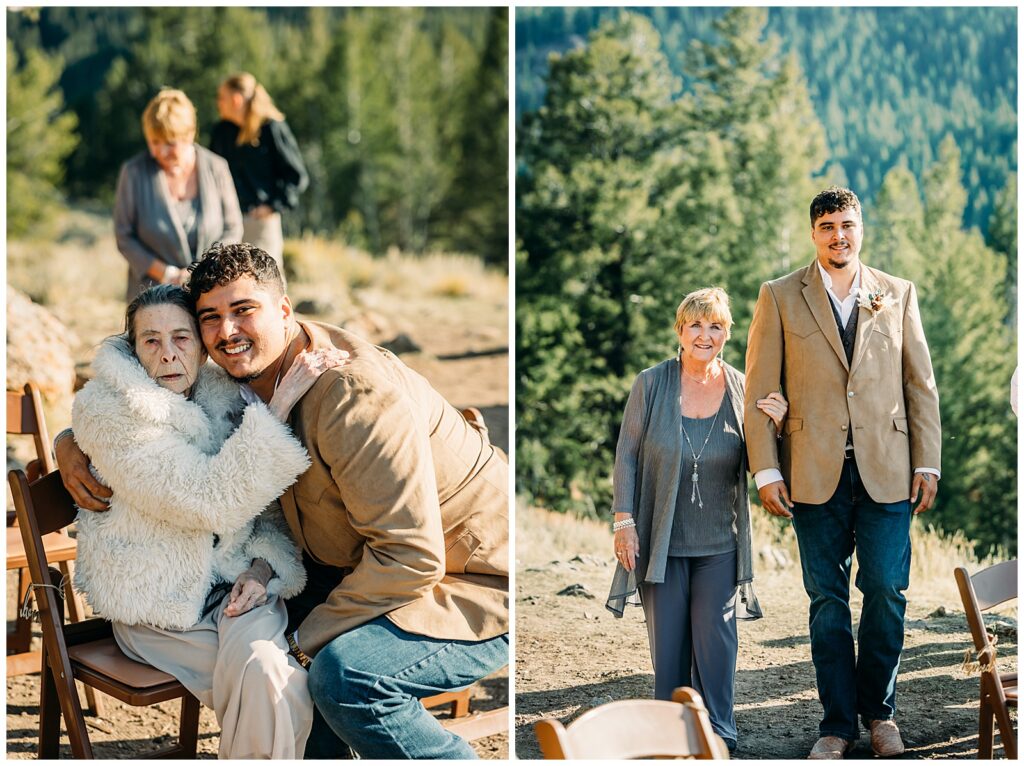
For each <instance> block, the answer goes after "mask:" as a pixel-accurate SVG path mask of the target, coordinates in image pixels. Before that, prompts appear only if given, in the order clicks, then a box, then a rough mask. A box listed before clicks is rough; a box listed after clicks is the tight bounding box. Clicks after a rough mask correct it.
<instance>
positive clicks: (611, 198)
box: [516, 14, 678, 509]
mask: <svg viewBox="0 0 1024 766" xmlns="http://www.w3.org/2000/svg"><path fill="white" fill-rule="evenodd" d="M677 87H678V83H677V82H676V81H675V80H674V79H673V78H672V77H671V75H670V74H669V71H668V65H667V62H666V61H665V59H664V56H663V55H662V54H661V52H660V40H659V38H658V35H657V34H656V33H655V31H654V29H653V27H652V26H651V25H650V23H649V22H648V21H646V20H645V19H643V18H641V17H639V16H636V15H632V14H623V15H622V16H621V17H620V18H619V19H617V20H614V21H610V22H607V23H606V24H604V25H603V26H602V27H600V28H599V29H598V30H597V31H596V32H595V33H593V34H592V35H591V37H590V39H589V40H588V44H587V45H586V46H585V47H583V48H580V49H578V50H575V51H571V52H569V53H566V54H565V55H564V56H561V57H558V58H554V59H552V61H551V73H550V76H549V79H548V88H547V95H546V97H545V102H544V106H543V107H542V108H541V109H540V111H539V112H538V113H537V114H536V115H535V116H534V117H532V118H531V119H530V120H529V121H528V122H527V123H526V124H524V126H523V129H522V131H520V133H519V141H520V145H519V152H520V159H521V163H522V164H523V166H525V167H528V168H529V173H528V174H527V175H524V176H522V177H520V179H519V182H518V183H517V196H518V200H517V205H516V216H517V231H518V232H519V233H520V237H521V246H520V248H519V252H518V253H517V274H519V275H521V277H517V279H518V280H519V281H518V283H517V296H516V300H517V304H516V323H517V340H516V344H517V345H516V349H517V356H516V366H517V375H518V381H517V386H516V388H517V392H516V393H517V397H516V402H517V404H516V420H517V431H518V441H517V444H518V453H517V454H518V458H517V459H518V461H519V466H520V469H519V471H518V473H519V480H520V482H521V483H522V484H523V485H525V486H528V488H529V490H528V491H530V492H531V493H532V494H533V495H534V496H535V497H536V498H538V499H542V500H543V501H544V502H548V503H550V504H553V505H557V506H559V507H562V508H564V507H566V506H568V505H571V504H573V503H576V504H580V503H582V504H584V507H586V505H587V504H589V505H590V508H591V509H593V508H594V507H601V506H604V505H606V504H607V502H608V501H609V500H610V483H609V479H608V474H609V470H608V467H609V466H610V465H611V462H612V457H613V451H614V434H615V431H616V430H617V427H618V421H619V419H620V418H621V414H622V405H623V403H624V401H625V394H626V393H627V392H628V387H629V384H630V380H631V379H632V376H633V375H635V374H636V372H638V371H639V368H638V367H637V366H636V364H637V362H636V358H635V354H634V353H633V351H632V345H633V341H634V339H635V338H636V337H637V336H638V328H636V327H634V326H632V315H633V314H634V313H635V311H634V308H633V306H634V301H636V300H643V298H642V296H640V295H639V294H638V293H637V292H636V291H635V290H634V289H633V286H632V285H631V284H630V281H629V273H630V270H631V268H632V265H633V264H635V263H641V262H644V261H647V260H655V259H657V257H658V253H657V252H655V251H654V250H652V248H651V244H652V241H653V239H654V237H653V236H652V232H653V230H654V228H655V227H656V226H657V225H658V207H657V206H656V205H655V204H653V203H652V198H653V196H654V195H655V194H656V193H657V191H658V188H657V178H658V176H659V175H663V174H664V164H663V163H664V162H665V161H666V160H667V158H668V156H669V155H670V151H669V150H668V149H667V147H666V138H667V137H668V136H669V135H670V133H671V122H672V120H671V114H670V113H671V111H672V110H673V108H674V107H673V103H672V94H673V92H674V91H675V90H676V89H677ZM667 321H669V322H670V321H671V320H670V319H669V320H667Z"/></svg>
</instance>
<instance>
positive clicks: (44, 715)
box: [39, 647, 60, 760]
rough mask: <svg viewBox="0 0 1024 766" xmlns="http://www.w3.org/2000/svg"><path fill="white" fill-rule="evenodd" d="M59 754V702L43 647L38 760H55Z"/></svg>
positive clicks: (55, 685)
mask: <svg viewBox="0 0 1024 766" xmlns="http://www.w3.org/2000/svg"><path fill="white" fill-rule="evenodd" d="M59 753H60V701H59V700H58V699H57V684H55V683H54V682H53V671H51V670H50V666H49V665H48V664H47V662H46V648H45V647H43V672H42V677H41V678H40V681H39V759H40V760H51V759H56V758H57V757H58V756H59Z"/></svg>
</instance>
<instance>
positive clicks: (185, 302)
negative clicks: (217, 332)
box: [124, 285, 199, 353]
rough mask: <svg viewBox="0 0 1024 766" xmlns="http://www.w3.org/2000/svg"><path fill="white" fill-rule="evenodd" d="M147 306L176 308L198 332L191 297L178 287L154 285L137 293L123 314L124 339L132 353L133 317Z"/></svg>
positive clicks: (193, 303) (133, 346)
mask: <svg viewBox="0 0 1024 766" xmlns="http://www.w3.org/2000/svg"><path fill="white" fill-rule="evenodd" d="M147 306H177V307H178V308H180V309H182V310H183V311H184V312H185V313H186V314H188V315H189V318H190V319H191V320H192V325H193V327H195V328H196V331H197V332H198V329H199V326H198V324H197V323H196V304H195V302H193V300H192V296H191V295H189V294H188V293H187V292H185V291H184V290H183V289H182V288H180V287H179V286H178V285H155V286H153V287H150V288H149V289H148V290H145V291H143V292H141V293H139V294H138V295H137V296H136V297H135V300H133V301H132V302H131V303H129V304H128V308H127V309H125V312H124V337H125V338H126V339H127V341H128V344H129V345H130V346H131V348H132V352H133V353H134V351H135V315H136V314H137V313H138V311H139V309H141V308H146V307H147Z"/></svg>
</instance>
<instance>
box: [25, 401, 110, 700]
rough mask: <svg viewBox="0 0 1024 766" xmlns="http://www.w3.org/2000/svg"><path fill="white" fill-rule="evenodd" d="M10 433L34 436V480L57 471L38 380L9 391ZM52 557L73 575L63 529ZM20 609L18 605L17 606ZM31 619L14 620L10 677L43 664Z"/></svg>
mask: <svg viewBox="0 0 1024 766" xmlns="http://www.w3.org/2000/svg"><path fill="white" fill-rule="evenodd" d="M7 433H8V434H14V435H21V436H31V437H32V440H33V443H34V445H35V453H36V457H35V459H33V460H31V461H29V463H28V465H27V466H25V473H26V474H27V476H28V480H29V481H30V482H32V481H35V480H36V479H38V478H39V477H40V476H44V475H46V474H48V473H52V472H53V471H54V470H56V468H57V467H56V465H55V464H54V461H53V456H52V454H51V451H50V434H49V432H48V431H47V429H46V418H45V417H44V415H43V399H42V396H41V395H40V393H39V388H38V386H36V384H35V383H32V382H29V383H26V384H25V386H24V388H23V390H22V391H21V392H18V391H8V392H7ZM16 525H17V517H16V515H15V514H13V513H11V512H8V514H7V526H8V530H7V568H8V569H17V570H19V571H18V596H17V598H18V601H17V605H20V604H21V603H22V602H23V601H24V599H25V595H26V591H27V589H28V583H29V581H30V580H31V576H30V574H29V570H28V562H27V561H26V558H25V548H24V545H23V543H22V540H21V534H20V532H19V531H18V530H17V529H13V528H11V527H12V526H16ZM43 543H44V544H45V546H46V551H47V554H48V559H49V561H50V563H51V564H57V565H58V567H59V568H60V570H61V572H62V573H64V575H66V576H67V577H68V578H70V576H71V564H70V562H72V561H74V559H75V555H76V547H75V541H74V540H73V539H71V538H70V537H68V535H67V534H66V533H64V531H63V530H61V531H60V532H59V533H54V534H51V535H49V536H47V537H44V538H43ZM67 607H68V614H69V616H70V617H71V619H72V620H74V621H78V620H79V619H81V618H82V617H83V616H84V610H83V608H82V604H81V600H80V599H78V598H77V597H74V595H72V598H70V599H68V601H67ZM16 608H17V607H16ZM31 647H32V625H31V622H30V621H28V620H26V619H24V618H23V617H21V614H20V612H19V613H18V615H17V617H16V618H15V620H14V624H13V627H12V628H9V629H8V631H7V676H8V678H10V677H12V676H17V675H23V674H25V673H38V672H39V670H40V667H41V665H42V655H41V654H40V652H38V651H33V650H32V648H31ZM86 696H87V698H88V702H89V707H90V708H92V709H93V710H94V711H95V712H96V713H97V715H99V714H101V711H102V704H101V701H100V700H99V699H98V698H97V696H96V694H95V693H94V692H93V691H92V690H91V689H87V690H86Z"/></svg>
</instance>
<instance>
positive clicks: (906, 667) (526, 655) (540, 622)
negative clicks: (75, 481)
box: [515, 508, 1017, 759]
mask: <svg viewBox="0 0 1024 766" xmlns="http://www.w3.org/2000/svg"><path fill="white" fill-rule="evenodd" d="M544 524H545V518H544V516H542V515H541V512H537V511H532V510H527V511H526V512H525V513H524V509H522V508H519V509H517V519H516V525H517V534H516V537H517V549H516V550H517V558H518V564H517V568H516V572H517V575H516V578H517V579H516V602H515V607H516V643H515V649H516V745H515V747H516V756H517V757H519V758H538V757H540V751H539V750H538V748H537V744H536V740H535V738H534V736H533V723H534V722H535V721H537V720H538V719H540V718H543V717H549V716H553V717H556V718H559V719H561V720H562V721H563V723H564V722H568V721H569V720H571V719H573V718H575V717H576V716H577V715H579V714H580V713H581V712H583V711H585V710H587V709H589V708H591V707H594V706H596V705H598V704H601V703H604V702H609V701H612V700H619V699H629V698H644V697H648V698H649V697H650V696H651V695H652V693H653V674H652V671H651V665H650V654H649V651H648V646H647V633H646V629H645V626H644V622H643V613H642V610H640V609H639V608H630V609H629V610H628V611H627V612H626V616H625V617H624V618H623V619H621V620H618V619H616V618H615V617H614V616H613V615H612V614H611V613H610V612H608V611H606V610H605V609H604V600H605V597H606V595H607V592H608V586H609V583H610V580H611V576H612V571H613V570H612V566H611V563H610V562H609V558H610V557H609V556H607V555H602V554H601V553H600V551H599V547H600V546H601V545H602V544H603V543H604V542H606V544H607V548H605V550H607V551H610V550H611V534H610V533H609V532H604V531H603V528H602V530H601V532H596V531H594V530H593V529H592V528H590V525H581V527H580V529H579V532H578V534H572V533H571V532H568V531H567V530H564V529H563V530H561V531H560V538H561V540H563V541H565V540H577V541H579V542H580V544H579V545H576V546H573V545H571V544H570V545H564V544H559V542H558V541H554V542H550V540H551V535H544V534H540V533H538V532H537V531H536V527H538V526H543V525H544ZM584 526H586V527H587V528H584ZM531 527H532V529H531ZM545 541H549V545H548V546H547V548H546V549H545ZM755 550H759V546H757V544H756V542H755ZM953 566H954V564H952V563H950V564H949V567H948V568H949V570H952V567H953ZM949 580H950V581H952V572H951V571H950V575H949ZM573 584H580V585H582V586H584V588H585V589H586V590H587V591H589V592H590V593H592V594H593V595H594V596H595V598H594V599H588V598H586V597H583V596H559V595H556V594H557V593H558V592H559V591H561V590H562V589H563V588H566V587H567V586H570V585H573ZM756 587H757V593H758V598H759V599H760V602H761V604H762V606H763V608H764V610H765V614H766V617H765V618H764V619H762V620H758V621H755V622H743V623H740V626H739V633H740V649H739V658H738V668H737V680H736V703H737V704H736V719H737V724H738V727H739V732H740V737H739V749H738V751H737V752H736V754H735V757H736V758H741V759H776V758H778V759H783V758H785V759H790V758H793V759H802V758H805V757H806V755H807V751H808V750H809V749H810V747H811V745H812V744H813V743H814V740H815V739H816V736H817V726H818V721H819V717H820V710H821V708H820V704H819V703H818V700H817V694H816V691H815V682H814V670H813V667H812V665H811V661H810V647H809V642H808V637H807V597H806V595H805V593H804V591H803V587H802V585H801V582H800V574H799V565H798V564H796V563H791V564H789V565H788V566H786V567H784V568H782V569H778V570H775V571H765V567H764V566H763V565H762V566H761V568H760V569H759V570H758V579H757V580H756ZM854 593H855V597H854V620H855V621H856V619H857V617H858V615H859V611H860V600H859V598H858V597H857V596H858V595H859V594H857V592H856V591H854ZM908 598H909V602H910V603H909V607H908V613H907V623H906V627H907V631H906V640H905V648H904V652H903V658H902V663H901V666H900V676H899V679H900V680H899V686H898V694H899V698H898V709H899V712H898V714H897V721H898V723H899V724H900V728H901V731H902V733H903V736H904V739H905V741H906V745H907V752H906V755H905V756H904V757H905V758H975V757H977V725H978V723H977V699H978V680H977V678H976V677H969V676H966V675H964V673H962V672H961V671H960V665H961V662H962V660H963V658H964V650H965V649H966V648H967V647H968V646H969V645H970V643H969V642H970V635H969V634H968V632H967V623H966V618H965V616H964V615H963V613H962V611H961V608H960V606H959V601H958V600H956V601H954V600H952V599H951V596H950V593H949V590H948V588H946V587H941V588H938V587H932V586H930V585H929V584H928V583H924V582H922V583H916V584H914V585H912V588H911V591H910V592H909V593H908ZM940 606H941V607H943V608H944V609H945V611H946V613H947V615H948V616H943V617H940V616H930V615H933V614H934V613H935V612H936V610H937V609H938V608H939V607H940ZM995 629H996V632H997V633H998V634H999V636H1000V639H999V645H1000V651H1001V657H1002V659H1001V660H1000V667H1004V666H1005V667H1004V669H1005V670H1009V669H1011V668H1013V667H1014V658H1015V657H1016V654H1017V628H1016V620H1015V619H1008V618H1000V619H998V620H997V621H996V628H995ZM990 630H991V628H990ZM997 755H998V756H1001V755H1002V751H1001V750H998V751H997ZM850 757H852V758H871V757H873V756H872V754H871V751H870V744H869V742H868V740H867V738H866V736H862V738H861V739H860V741H859V742H858V745H857V747H856V749H855V750H854V751H853V753H852V754H851V755H850Z"/></svg>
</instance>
